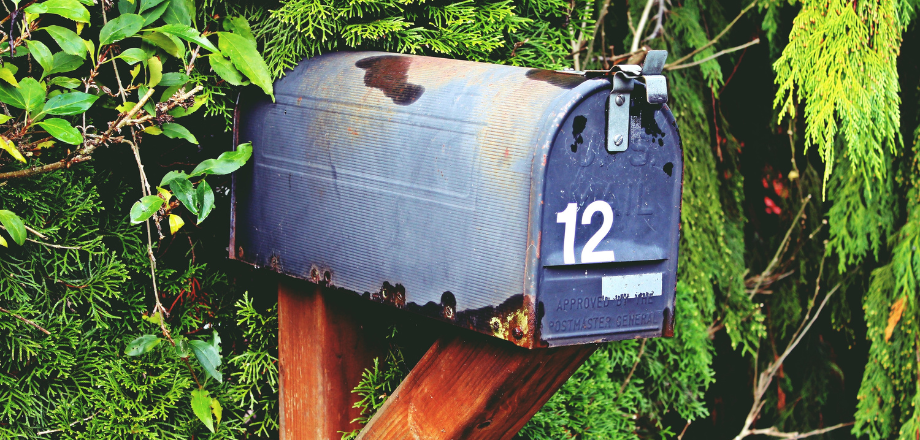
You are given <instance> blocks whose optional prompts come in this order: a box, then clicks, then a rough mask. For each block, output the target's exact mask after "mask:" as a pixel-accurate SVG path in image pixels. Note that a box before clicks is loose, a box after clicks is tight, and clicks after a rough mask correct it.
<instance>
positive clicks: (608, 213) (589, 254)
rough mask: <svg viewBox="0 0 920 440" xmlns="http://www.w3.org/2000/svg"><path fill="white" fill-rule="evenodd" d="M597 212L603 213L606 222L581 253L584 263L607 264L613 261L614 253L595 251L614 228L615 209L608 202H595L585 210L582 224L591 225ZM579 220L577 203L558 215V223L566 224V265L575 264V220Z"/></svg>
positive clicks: (564, 256)
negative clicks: (611, 228) (592, 218)
mask: <svg viewBox="0 0 920 440" xmlns="http://www.w3.org/2000/svg"><path fill="white" fill-rule="evenodd" d="M595 212H600V213H601V215H602V216H603V217H604V222H603V223H601V228H600V229H598V230H597V232H595V233H594V235H592V236H591V238H590V239H589V240H588V242H587V243H585V247H584V249H582V251H581V262H582V263H607V262H610V261H613V251H595V250H594V249H595V248H597V245H599V244H600V243H601V240H603V239H604V237H606V236H607V233H608V232H610V227H611V226H613V209H611V208H610V204H608V203H607V202H605V201H603V200H595V201H594V202H591V204H589V205H588V207H587V208H585V212H584V214H582V216H581V224H583V225H590V224H591V217H593V216H594V213H595ZM577 218H578V204H577V203H569V205H568V206H566V208H565V210H564V211H562V212H557V213H556V223H564V224H565V235H563V239H562V259H563V261H564V262H565V264H575V220H576V219H577Z"/></svg>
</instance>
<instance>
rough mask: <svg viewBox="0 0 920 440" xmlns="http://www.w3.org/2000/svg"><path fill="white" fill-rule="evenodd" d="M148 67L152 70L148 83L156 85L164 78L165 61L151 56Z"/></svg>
mask: <svg viewBox="0 0 920 440" xmlns="http://www.w3.org/2000/svg"><path fill="white" fill-rule="evenodd" d="M147 69H148V70H149V71H150V81H148V82H147V85H148V86H150V87H156V86H157V84H159V83H160V80H162V79H163V62H162V61H160V59H159V58H158V57H150V59H149V60H147Z"/></svg>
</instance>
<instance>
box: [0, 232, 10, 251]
mask: <svg viewBox="0 0 920 440" xmlns="http://www.w3.org/2000/svg"><path fill="white" fill-rule="evenodd" d="M0 246H3V247H5V248H8V247H10V245H9V243H7V242H6V239H5V238H3V236H2V235H0Z"/></svg>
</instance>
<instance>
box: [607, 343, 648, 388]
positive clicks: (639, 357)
mask: <svg viewBox="0 0 920 440" xmlns="http://www.w3.org/2000/svg"><path fill="white" fill-rule="evenodd" d="M645 341H647V339H643V340H642V344H641V345H639V354H637V355H636V362H635V363H633V366H632V368H631V369H630V370H629V374H627V375H626V379H624V380H623V385H620V391H619V392H617V397H616V398H615V399H613V400H614V401H617V400H620V396H622V395H623V392H624V391H626V385H629V381H630V379H632V376H633V373H635V372H636V367H638V366H639V361H641V360H642V354H643V353H645Z"/></svg>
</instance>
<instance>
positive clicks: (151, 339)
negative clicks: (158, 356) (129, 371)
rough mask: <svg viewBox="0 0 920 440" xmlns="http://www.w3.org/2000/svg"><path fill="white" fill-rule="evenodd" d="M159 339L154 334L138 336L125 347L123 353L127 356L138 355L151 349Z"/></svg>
mask: <svg viewBox="0 0 920 440" xmlns="http://www.w3.org/2000/svg"><path fill="white" fill-rule="evenodd" d="M160 341H161V339H160V338H158V337H157V336H156V335H144V336H140V337H138V338H137V339H135V340H133V341H131V343H130V344H128V346H127V347H125V354H126V355H128V356H140V355H142V354H144V353H148V352H150V350H153V349H154V347H156V346H157V344H159V343H160Z"/></svg>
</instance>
